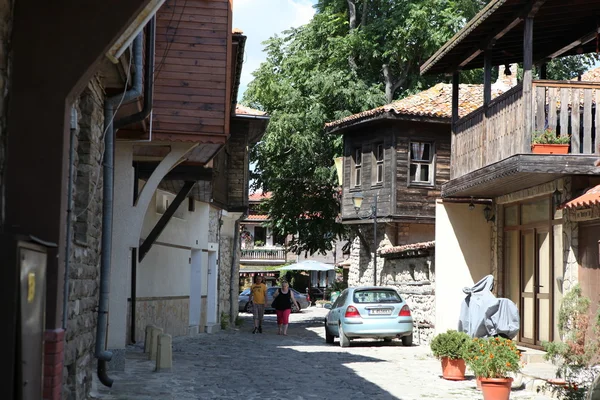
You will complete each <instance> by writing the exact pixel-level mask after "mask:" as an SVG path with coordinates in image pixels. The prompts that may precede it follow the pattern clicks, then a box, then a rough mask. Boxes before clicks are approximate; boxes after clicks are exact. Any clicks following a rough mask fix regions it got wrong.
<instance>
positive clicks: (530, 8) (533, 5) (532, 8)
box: [456, 0, 546, 69]
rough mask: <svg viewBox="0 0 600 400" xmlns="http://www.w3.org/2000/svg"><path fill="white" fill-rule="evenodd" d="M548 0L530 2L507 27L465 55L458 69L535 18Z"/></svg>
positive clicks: (491, 34)
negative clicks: (523, 22) (513, 30)
mask: <svg viewBox="0 0 600 400" xmlns="http://www.w3.org/2000/svg"><path fill="white" fill-rule="evenodd" d="M545 2H546V0H535V1H532V0H530V1H528V2H527V4H526V5H525V7H523V8H522V9H521V10H519V11H517V12H516V13H515V14H513V16H512V17H510V18H508V19H507V21H510V22H509V23H508V24H506V25H501V26H500V25H499V26H497V27H496V29H494V30H493V31H492V32H491V33H490V34H489V35H488V36H487V37H486V38H485V39H484V40H482V41H481V42H480V43H479V44H478V45H477V46H475V47H473V48H472V49H471V50H470V51H468V52H467V53H465V57H464V59H463V60H462V61H461V62H459V63H458V64H457V68H456V69H461V68H462V67H464V66H465V65H467V64H469V63H470V62H471V61H472V60H473V59H475V58H476V57H477V56H479V55H480V54H481V53H482V52H483V51H484V49H487V48H490V47H491V46H493V45H494V43H496V41H498V40H499V39H500V38H502V37H503V36H504V35H506V34H507V33H508V32H510V31H511V30H512V29H513V28H514V27H515V26H517V25H519V24H520V23H521V22H522V21H523V20H524V19H525V18H533V16H534V15H535V14H536V13H537V12H538V10H539V9H540V8H541V6H542V5H543V4H544V3H545Z"/></svg>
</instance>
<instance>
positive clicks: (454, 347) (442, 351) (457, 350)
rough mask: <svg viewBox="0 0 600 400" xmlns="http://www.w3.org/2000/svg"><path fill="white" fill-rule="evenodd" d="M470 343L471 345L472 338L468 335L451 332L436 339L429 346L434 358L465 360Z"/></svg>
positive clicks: (441, 334)
mask: <svg viewBox="0 0 600 400" xmlns="http://www.w3.org/2000/svg"><path fill="white" fill-rule="evenodd" d="M469 343H471V337H470V336H469V335H467V334H466V333H464V332H458V331H455V330H449V331H447V332H444V333H440V334H439V335H437V336H436V337H434V338H433V340H432V341H431V344H430V345H429V346H430V347H431V351H432V352H433V355H434V357H436V358H440V359H441V358H443V357H448V358H450V359H453V360H456V359H459V358H464V356H465V352H466V350H467V348H468V346H469Z"/></svg>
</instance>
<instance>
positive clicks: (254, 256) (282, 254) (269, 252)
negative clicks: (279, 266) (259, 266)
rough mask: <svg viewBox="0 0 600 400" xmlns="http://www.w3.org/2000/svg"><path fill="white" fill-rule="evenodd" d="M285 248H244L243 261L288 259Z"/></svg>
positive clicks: (283, 260) (282, 260)
mask: <svg viewBox="0 0 600 400" xmlns="http://www.w3.org/2000/svg"><path fill="white" fill-rule="evenodd" d="M286 255H287V251H286V250H285V248H273V249H260V248H258V249H242V254H241V261H278V262H279V261H281V262H285V261H286Z"/></svg>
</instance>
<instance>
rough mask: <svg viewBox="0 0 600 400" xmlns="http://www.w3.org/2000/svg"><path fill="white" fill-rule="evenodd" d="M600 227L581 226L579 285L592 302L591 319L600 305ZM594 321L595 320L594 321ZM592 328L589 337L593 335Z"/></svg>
mask: <svg viewBox="0 0 600 400" xmlns="http://www.w3.org/2000/svg"><path fill="white" fill-rule="evenodd" d="M599 240H600V225H587V226H586V225H582V224H580V225H579V262H580V263H579V284H580V286H581V291H582V294H583V295H584V296H586V297H588V298H589V299H590V300H591V302H590V317H593V316H594V315H596V313H597V310H598V304H599V303H600V265H599V259H598V246H599V245H600V242H599ZM592 320H593V319H592ZM592 334H593V330H592V328H591V327H590V330H589V332H588V335H592Z"/></svg>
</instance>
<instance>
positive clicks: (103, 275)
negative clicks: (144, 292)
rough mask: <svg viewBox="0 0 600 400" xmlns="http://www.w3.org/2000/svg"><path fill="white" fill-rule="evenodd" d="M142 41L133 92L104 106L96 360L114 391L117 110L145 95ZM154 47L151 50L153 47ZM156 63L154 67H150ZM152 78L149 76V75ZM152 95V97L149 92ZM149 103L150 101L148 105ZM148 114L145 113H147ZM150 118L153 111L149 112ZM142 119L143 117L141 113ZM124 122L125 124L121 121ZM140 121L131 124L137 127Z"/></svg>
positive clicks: (149, 42) (151, 54)
mask: <svg viewBox="0 0 600 400" xmlns="http://www.w3.org/2000/svg"><path fill="white" fill-rule="evenodd" d="M155 18H156V17H153V18H152V19H151V20H150V22H149V23H148V27H147V32H148V40H146V44H147V49H148V48H151V51H147V52H146V57H147V61H149V62H148V63H147V64H146V69H150V71H152V72H153V71H154V64H153V61H154V26H155ZM142 41H143V34H142V33H140V34H139V35H138V36H137V37H136V39H135V40H134V42H133V62H134V66H135V72H136V73H135V76H134V81H133V85H132V87H131V89H130V90H127V91H126V92H125V94H124V95H117V96H113V97H110V98H108V99H106V101H105V102H104V129H105V131H106V132H105V135H104V162H103V184H102V189H103V190H102V192H103V193H102V196H103V197H102V253H101V261H100V298H99V300H98V324H97V327H96V349H95V357H96V358H97V359H98V371H97V373H98V379H99V380H100V382H101V383H102V384H103V385H105V386H108V387H112V384H113V380H112V379H111V378H110V377H109V376H108V375H107V373H106V363H107V362H109V361H110V360H111V358H112V353H111V352H109V351H106V350H105V349H104V346H105V342H106V336H107V323H108V296H109V292H110V257H111V253H112V243H111V241H112V216H113V193H114V151H115V149H114V145H115V126H117V125H118V124H119V123H120V126H124V125H123V123H122V122H120V121H114V123H113V119H114V116H115V113H116V112H117V107H118V106H119V105H120V104H122V103H126V102H128V101H131V100H134V99H136V98H138V97H140V96H141V95H142V75H141V74H140V71H142V69H143V64H142ZM150 46H151V47H150ZM150 62H152V64H151V63H150ZM152 72H151V73H150V76H151V78H150V79H146V82H145V86H146V88H151V85H152V80H153V79H152ZM146 76H148V73H146ZM148 93H151V91H150V92H148ZM144 103H146V101H145V102H144ZM143 111H144V110H143ZM146 111H147V112H148V114H149V112H150V111H149V110H146ZM135 115H138V118H140V117H141V113H137V114H135ZM121 121H122V120H121ZM133 122H137V121H131V122H129V123H133Z"/></svg>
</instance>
